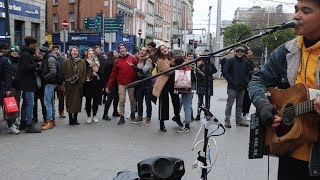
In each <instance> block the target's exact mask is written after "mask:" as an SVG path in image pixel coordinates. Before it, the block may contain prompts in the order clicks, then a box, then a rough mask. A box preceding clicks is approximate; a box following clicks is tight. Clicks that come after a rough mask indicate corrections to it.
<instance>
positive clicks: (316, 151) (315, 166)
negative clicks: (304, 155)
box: [309, 138, 320, 176]
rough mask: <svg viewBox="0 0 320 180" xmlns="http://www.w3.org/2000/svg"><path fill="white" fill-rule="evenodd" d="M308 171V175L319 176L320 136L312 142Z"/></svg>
mask: <svg viewBox="0 0 320 180" xmlns="http://www.w3.org/2000/svg"><path fill="white" fill-rule="evenodd" d="M309 173H310V176H320V138H318V140H317V141H316V142H314V143H313V144H312V148H311V156H310V161H309Z"/></svg>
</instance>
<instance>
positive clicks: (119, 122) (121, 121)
mask: <svg viewBox="0 0 320 180" xmlns="http://www.w3.org/2000/svg"><path fill="white" fill-rule="evenodd" d="M124 123H125V121H124V117H123V116H121V117H120V119H119V121H118V125H121V124H124Z"/></svg>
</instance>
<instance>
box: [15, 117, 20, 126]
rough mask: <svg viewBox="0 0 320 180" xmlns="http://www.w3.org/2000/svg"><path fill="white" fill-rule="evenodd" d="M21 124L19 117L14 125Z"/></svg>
mask: <svg viewBox="0 0 320 180" xmlns="http://www.w3.org/2000/svg"><path fill="white" fill-rule="evenodd" d="M20 124H21V123H20V120H19V119H18V118H17V119H16V121H15V122H14V125H16V126H17V127H19V126H20Z"/></svg>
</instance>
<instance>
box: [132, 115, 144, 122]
mask: <svg viewBox="0 0 320 180" xmlns="http://www.w3.org/2000/svg"><path fill="white" fill-rule="evenodd" d="M142 122H143V119H142V116H138V117H137V118H135V119H134V120H133V121H132V124H138V123H142Z"/></svg>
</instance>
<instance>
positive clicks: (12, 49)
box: [9, 45, 20, 53]
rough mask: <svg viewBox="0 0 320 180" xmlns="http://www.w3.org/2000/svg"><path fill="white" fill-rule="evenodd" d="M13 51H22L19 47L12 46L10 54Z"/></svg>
mask: <svg viewBox="0 0 320 180" xmlns="http://www.w3.org/2000/svg"><path fill="white" fill-rule="evenodd" d="M12 51H15V52H19V51H20V48H19V46H16V45H11V46H10V48H9V53H11V52H12Z"/></svg>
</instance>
